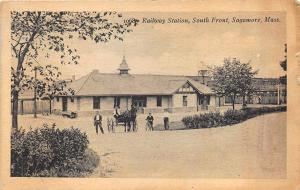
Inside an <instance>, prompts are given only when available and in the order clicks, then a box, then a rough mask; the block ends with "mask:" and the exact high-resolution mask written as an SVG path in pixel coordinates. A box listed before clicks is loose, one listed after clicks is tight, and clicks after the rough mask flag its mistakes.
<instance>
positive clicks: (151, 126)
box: [146, 113, 154, 131]
mask: <svg viewBox="0 0 300 190" xmlns="http://www.w3.org/2000/svg"><path fill="white" fill-rule="evenodd" d="M146 120H147V122H148V123H149V125H150V126H149V127H150V130H151V131H153V120H154V118H153V116H152V115H151V113H149V115H148V116H147V118H146Z"/></svg>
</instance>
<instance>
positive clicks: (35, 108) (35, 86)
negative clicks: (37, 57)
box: [33, 66, 38, 118]
mask: <svg viewBox="0 0 300 190" xmlns="http://www.w3.org/2000/svg"><path fill="white" fill-rule="evenodd" d="M37 70H38V67H36V66H35V67H34V102H33V109H34V110H33V112H34V118H36V112H37V104H36V99H37V97H36V94H37Z"/></svg>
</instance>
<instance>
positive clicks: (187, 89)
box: [53, 57, 216, 115]
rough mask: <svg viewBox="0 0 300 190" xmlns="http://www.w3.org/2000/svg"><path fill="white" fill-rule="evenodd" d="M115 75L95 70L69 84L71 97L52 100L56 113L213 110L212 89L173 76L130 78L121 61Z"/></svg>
mask: <svg viewBox="0 0 300 190" xmlns="http://www.w3.org/2000/svg"><path fill="white" fill-rule="evenodd" d="M118 70H119V73H99V72H98V71H97V70H94V71H92V72H91V73H90V74H88V75H86V76H83V77H81V78H80V79H78V80H75V81H73V82H71V83H69V85H68V87H70V88H72V89H73V90H74V91H75V94H74V96H72V97H68V96H57V97H56V98H55V99H54V100H53V108H54V110H55V112H56V113H61V112H64V111H76V112H77V113H78V115H91V114H93V113H94V112H95V111H100V112H102V113H103V114H112V113H113V110H114V109H115V108H119V109H120V111H124V110H127V109H130V107H131V105H132V104H133V105H134V106H135V107H136V108H137V109H138V111H139V112H140V113H149V112H194V111H200V110H208V109H210V110H211V109H215V107H216V96H215V93H214V92H213V91H212V89H211V88H210V87H208V86H206V85H203V84H201V83H199V82H197V81H195V80H193V79H191V78H188V77H185V76H173V75H148V74H130V73H129V67H128V65H127V62H126V60H125V57H124V58H123V60H122V62H121V64H120V67H119V69H118Z"/></svg>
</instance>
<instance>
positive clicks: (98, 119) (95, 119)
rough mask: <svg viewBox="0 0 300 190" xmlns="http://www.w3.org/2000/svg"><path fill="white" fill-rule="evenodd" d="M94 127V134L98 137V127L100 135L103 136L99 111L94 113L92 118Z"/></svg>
mask: <svg viewBox="0 0 300 190" xmlns="http://www.w3.org/2000/svg"><path fill="white" fill-rule="evenodd" d="M94 125H95V127H96V133H97V135H98V127H99V128H100V130H101V133H102V134H104V131H103V128H102V116H101V115H100V113H99V111H97V112H96V115H95V117H94Z"/></svg>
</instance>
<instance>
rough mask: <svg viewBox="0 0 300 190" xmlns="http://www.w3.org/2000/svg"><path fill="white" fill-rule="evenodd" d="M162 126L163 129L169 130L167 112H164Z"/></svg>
mask: <svg viewBox="0 0 300 190" xmlns="http://www.w3.org/2000/svg"><path fill="white" fill-rule="evenodd" d="M163 116H164V127H165V130H169V128H170V125H169V112H164V115H163Z"/></svg>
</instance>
